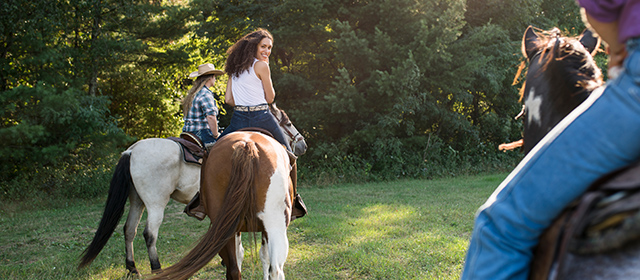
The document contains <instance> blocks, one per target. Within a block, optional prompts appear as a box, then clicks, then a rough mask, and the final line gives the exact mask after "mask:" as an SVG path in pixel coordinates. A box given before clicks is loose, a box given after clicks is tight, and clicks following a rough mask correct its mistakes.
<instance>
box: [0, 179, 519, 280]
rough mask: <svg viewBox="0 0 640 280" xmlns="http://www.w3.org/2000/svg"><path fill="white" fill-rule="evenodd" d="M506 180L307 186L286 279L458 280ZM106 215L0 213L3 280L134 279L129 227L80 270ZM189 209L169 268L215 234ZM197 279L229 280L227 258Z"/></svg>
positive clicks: (163, 244) (168, 228)
mask: <svg viewBox="0 0 640 280" xmlns="http://www.w3.org/2000/svg"><path fill="white" fill-rule="evenodd" d="M505 177H506V174H496V175H482V176H466V177H457V178H448V179H438V180H400V181H392V182H384V183H367V184H341V185H330V186H301V187H300V189H299V192H300V193H301V195H302V197H303V198H304V201H305V203H306V204H307V207H308V208H309V214H308V216H306V217H304V218H301V219H299V220H296V221H293V222H292V224H291V225H290V227H289V230H288V236H289V256H288V258H287V262H286V264H285V274H286V276H287V278H289V279H458V278H459V275H460V272H461V269H462V264H463V261H464V256H465V252H466V247H467V244H468V239H469V236H470V232H471V230H472V227H473V217H474V214H475V211H476V209H477V208H478V207H479V206H480V205H481V204H482V203H483V202H484V201H485V200H486V199H487V197H488V196H489V195H490V194H491V192H492V191H493V189H495V187H497V186H498V184H499V183H500V181H502V180H503V179H504V178H505ZM105 197H106V195H105ZM7 205H8V206H7ZM103 205H104V200H99V201H79V202H78V201H76V202H70V201H64V202H61V204H60V205H55V206H50V205H47V206H43V207H38V206H37V205H35V206H34V205H30V206H24V205H22V206H21V205H16V204H5V206H0V279H127V271H126V269H125V268H124V237H123V235H122V224H123V223H124V217H123V219H122V220H121V224H120V226H119V227H118V228H117V229H116V232H115V233H114V235H113V236H112V237H111V239H110V240H109V242H108V243H107V245H106V247H105V249H104V250H103V251H102V252H101V253H100V255H98V257H97V259H96V260H95V261H94V262H93V264H92V265H91V266H89V267H88V268H86V269H83V270H79V271H78V270H76V266H77V264H78V257H79V256H80V254H81V253H82V251H83V250H84V249H85V247H86V246H87V245H88V244H89V242H90V240H91V238H93V234H94V232H95V228H96V227H97V224H98V222H99V219H100V216H101V215H102V207H103ZM183 208H184V205H182V204H179V203H175V202H173V201H172V202H170V203H169V206H168V207H167V210H166V211H165V219H164V223H163V225H162V227H161V228H160V237H159V241H158V251H159V254H160V261H161V263H162V265H163V266H167V265H170V264H172V263H175V262H177V261H178V260H179V259H180V258H181V257H182V256H183V255H185V253H186V252H187V251H188V250H190V249H191V248H192V246H193V245H194V244H195V242H197V240H198V238H199V237H200V236H201V235H202V234H203V233H204V232H205V231H206V230H207V228H208V225H209V220H208V219H206V220H204V221H202V222H200V221H197V220H195V219H193V218H189V217H187V216H186V215H184V214H182V209H183ZM23 209H27V210H23ZM125 215H126V213H125ZM144 221H145V217H143V220H142V222H143V223H144ZM142 230H143V226H142V225H141V226H140V228H139V233H138V236H137V237H136V241H135V244H134V245H135V250H136V262H137V266H138V269H139V270H141V272H142V273H143V274H149V273H150V268H149V262H148V258H147V251H146V247H145V245H144V239H143V237H142ZM243 239H244V241H243V242H244V246H245V250H246V255H245V261H244V263H243V277H244V278H245V279H260V278H261V277H262V269H261V265H260V260H259V258H258V253H257V248H256V247H255V246H254V244H253V238H251V236H250V235H246V234H245V235H244V236H243ZM193 279H224V268H223V267H222V266H221V265H220V258H219V257H216V258H214V260H213V261H212V262H211V263H210V264H209V265H207V266H205V267H204V268H203V269H202V270H200V272H199V273H198V274H196V275H195V276H194V277H193Z"/></svg>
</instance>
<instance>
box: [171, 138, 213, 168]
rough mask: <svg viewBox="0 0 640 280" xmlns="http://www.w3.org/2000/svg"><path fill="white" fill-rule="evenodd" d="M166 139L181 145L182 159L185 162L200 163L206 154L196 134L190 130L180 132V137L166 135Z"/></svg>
mask: <svg viewBox="0 0 640 280" xmlns="http://www.w3.org/2000/svg"><path fill="white" fill-rule="evenodd" d="M167 139H169V140H173V141H175V142H177V143H178V144H180V147H182V156H183V160H184V161H185V162H187V163H195V164H198V165H202V161H203V159H204V158H205V156H206V154H207V149H206V148H205V145H204V143H203V142H202V140H200V138H198V136H196V135H195V134H193V133H191V132H182V133H180V138H178V137H168V138H167Z"/></svg>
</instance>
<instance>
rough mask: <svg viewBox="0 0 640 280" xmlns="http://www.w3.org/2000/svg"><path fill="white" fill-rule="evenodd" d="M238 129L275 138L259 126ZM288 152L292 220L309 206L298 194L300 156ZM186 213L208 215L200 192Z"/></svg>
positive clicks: (304, 212)
mask: <svg viewBox="0 0 640 280" xmlns="http://www.w3.org/2000/svg"><path fill="white" fill-rule="evenodd" d="M237 131H253V132H260V133H263V134H265V135H267V136H269V137H272V138H273V134H271V132H269V131H268V130H266V129H262V128H259V127H247V128H243V129H239V130H237ZM287 153H288V155H289V162H290V163H291V172H290V174H289V176H290V177H291V182H292V183H293V193H294V203H293V207H292V210H291V221H293V220H295V219H297V218H301V217H303V216H304V215H306V214H307V206H306V205H305V204H304V201H302V197H300V194H298V165H297V159H298V157H297V156H296V155H294V154H293V153H292V152H291V151H289V150H287ZM214 156H215V155H214ZM184 213H186V214H187V216H190V217H194V218H196V219H198V220H201V221H202V220H203V219H204V218H205V217H206V216H207V214H206V213H205V209H204V207H203V206H202V204H201V203H200V192H197V193H196V195H195V196H193V198H192V199H191V201H189V203H187V206H186V207H185V208H184Z"/></svg>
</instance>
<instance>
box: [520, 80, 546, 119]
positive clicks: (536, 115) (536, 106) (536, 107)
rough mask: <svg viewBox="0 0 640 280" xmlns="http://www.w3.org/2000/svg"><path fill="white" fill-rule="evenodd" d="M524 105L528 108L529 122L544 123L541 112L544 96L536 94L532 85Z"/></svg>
mask: <svg viewBox="0 0 640 280" xmlns="http://www.w3.org/2000/svg"><path fill="white" fill-rule="evenodd" d="M524 105H525V106H526V108H527V121H528V123H529V124H532V123H534V122H535V123H537V124H538V125H542V121H541V114H540V105H542V97H541V96H536V91H535V88H534V87H531V90H529V95H527V100H525V101H524Z"/></svg>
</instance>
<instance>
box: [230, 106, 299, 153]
mask: <svg viewBox="0 0 640 280" xmlns="http://www.w3.org/2000/svg"><path fill="white" fill-rule="evenodd" d="M247 127H259V128H262V129H266V130H267V131H269V132H271V134H273V137H274V138H275V139H276V140H278V142H280V143H281V144H282V145H284V146H285V147H286V148H287V150H289V151H291V146H290V145H289V143H287V140H286V139H285V137H284V133H282V130H281V129H280V126H279V125H278V122H276V118H275V117H274V116H273V115H272V114H271V112H269V110H261V111H253V112H243V111H234V112H233V116H232V117H231V123H230V124H229V126H228V127H227V128H225V130H224V131H223V132H222V134H220V136H219V137H218V138H222V137H223V136H225V135H227V134H229V133H231V132H234V131H236V130H238V129H243V128H247Z"/></svg>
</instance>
